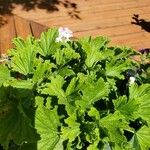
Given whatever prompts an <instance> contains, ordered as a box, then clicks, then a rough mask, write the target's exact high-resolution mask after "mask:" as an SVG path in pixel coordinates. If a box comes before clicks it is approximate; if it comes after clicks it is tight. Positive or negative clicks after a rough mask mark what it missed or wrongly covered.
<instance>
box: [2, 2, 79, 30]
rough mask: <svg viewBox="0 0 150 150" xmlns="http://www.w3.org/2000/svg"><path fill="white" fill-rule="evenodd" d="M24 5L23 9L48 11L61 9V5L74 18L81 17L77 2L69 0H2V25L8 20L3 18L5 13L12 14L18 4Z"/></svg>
mask: <svg viewBox="0 0 150 150" xmlns="http://www.w3.org/2000/svg"><path fill="white" fill-rule="evenodd" d="M19 5H20V6H22V10H24V11H27V12H28V11H30V10H35V9H37V8H38V9H43V10H46V11H47V12H48V13H52V12H56V11H60V10H59V6H60V5H61V6H63V7H64V8H65V9H67V14H68V15H69V16H70V17H71V18H74V19H81V17H80V15H79V14H80V11H79V10H78V5H77V3H74V2H71V1H69V0H64V1H60V0H0V27H1V26H2V25H4V24H5V23H6V22H5V21H4V19H3V16H5V15H12V12H13V10H14V9H15V7H16V6H19Z"/></svg>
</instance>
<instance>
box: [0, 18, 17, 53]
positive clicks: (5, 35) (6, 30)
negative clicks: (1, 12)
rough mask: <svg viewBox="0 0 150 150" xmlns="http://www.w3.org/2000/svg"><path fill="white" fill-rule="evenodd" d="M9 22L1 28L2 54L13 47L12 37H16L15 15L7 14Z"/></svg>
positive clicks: (0, 51) (0, 43)
mask: <svg viewBox="0 0 150 150" xmlns="http://www.w3.org/2000/svg"><path fill="white" fill-rule="evenodd" d="M5 18H6V20H7V23H6V24H5V25H4V26H2V27H1V28H0V54H5V53H6V52H7V50H8V49H9V48H12V39H13V38H14V37H16V32H15V25H14V17H13V16H5Z"/></svg>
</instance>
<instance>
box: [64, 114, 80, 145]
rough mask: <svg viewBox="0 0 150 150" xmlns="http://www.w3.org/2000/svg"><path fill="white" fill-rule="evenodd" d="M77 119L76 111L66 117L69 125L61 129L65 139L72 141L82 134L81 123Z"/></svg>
mask: <svg viewBox="0 0 150 150" xmlns="http://www.w3.org/2000/svg"><path fill="white" fill-rule="evenodd" d="M76 120H77V117H76V114H75V113H74V114H72V115H71V116H69V117H68V118H67V119H65V123H66V124H68V127H62V129H61V131H62V135H61V138H63V140H67V139H69V142H70V143H71V142H73V141H74V140H75V138H76V137H77V136H78V135H79V134H80V123H78V122H77V121H76Z"/></svg>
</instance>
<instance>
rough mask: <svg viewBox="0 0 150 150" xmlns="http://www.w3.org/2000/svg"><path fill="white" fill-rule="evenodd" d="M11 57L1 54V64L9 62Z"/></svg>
mask: <svg viewBox="0 0 150 150" xmlns="http://www.w3.org/2000/svg"><path fill="white" fill-rule="evenodd" d="M8 60H9V57H8V56H7V55H6V54H1V58H0V63H2V62H5V61H8Z"/></svg>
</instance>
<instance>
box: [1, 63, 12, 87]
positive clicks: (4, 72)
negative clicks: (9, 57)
mask: <svg viewBox="0 0 150 150" xmlns="http://www.w3.org/2000/svg"><path fill="white" fill-rule="evenodd" d="M8 80H10V71H9V70H8V68H7V67H6V66H4V65H0V87H1V86H2V84H3V83H4V82H5V81H8Z"/></svg>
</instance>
